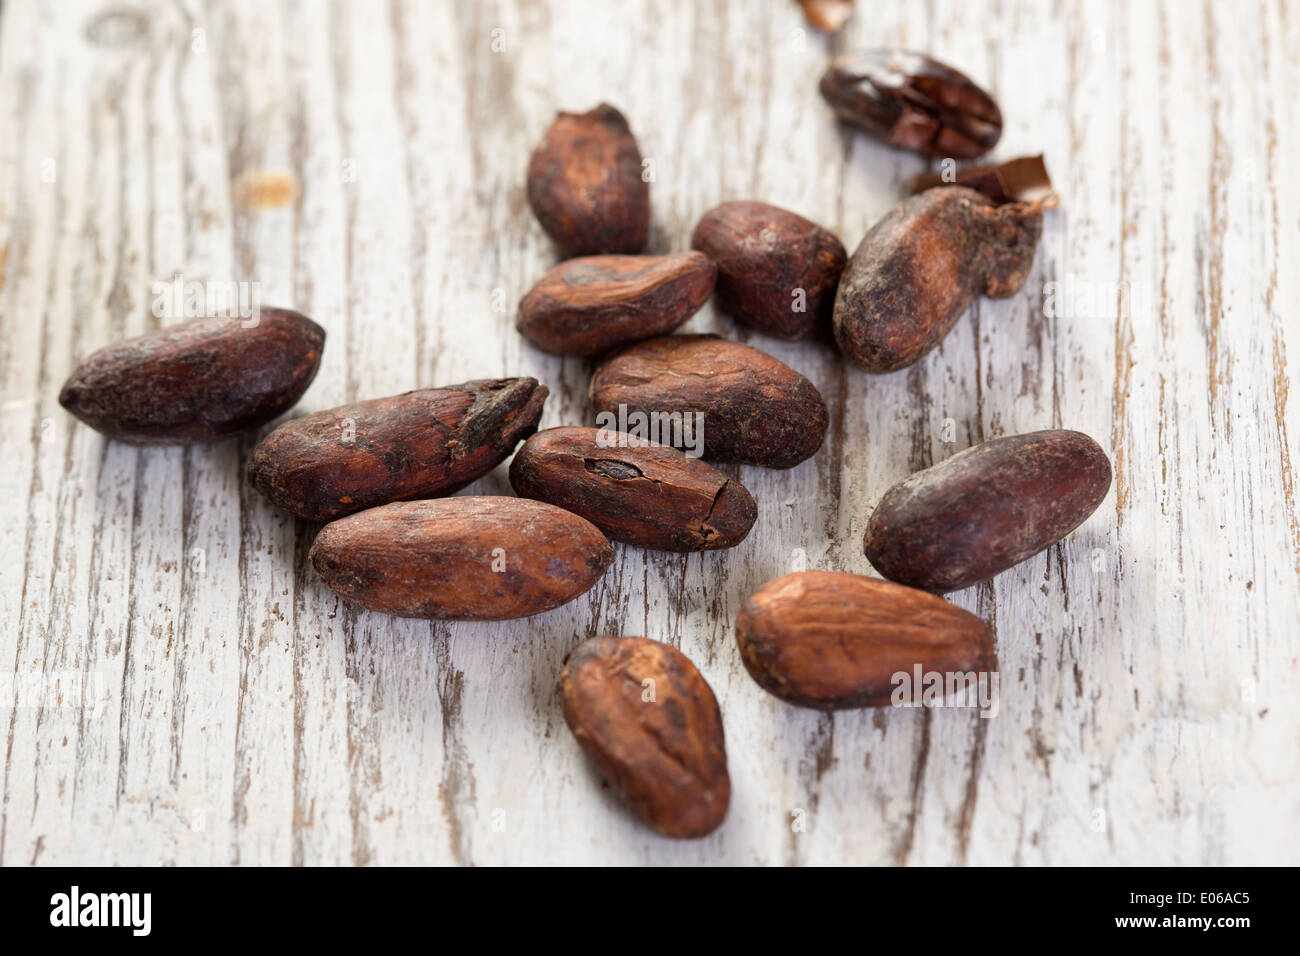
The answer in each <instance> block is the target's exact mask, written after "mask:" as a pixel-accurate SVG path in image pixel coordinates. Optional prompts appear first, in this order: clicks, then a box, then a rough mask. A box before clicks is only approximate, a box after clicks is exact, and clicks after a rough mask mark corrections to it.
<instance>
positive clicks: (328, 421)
mask: <svg viewBox="0 0 1300 956" xmlns="http://www.w3.org/2000/svg"><path fill="white" fill-rule="evenodd" d="M546 396H547V388H546V386H545V385H539V384H537V379H535V378H499V379H482V380H478V381H474V382H466V383H464V384H463V385H448V386H446V387H445V388H424V389H418V390H416V391H413V392H405V393H403V394H401V395H394V396H391V397H389V398H375V399H371V400H369V401H365V402H354V403H352V404H351V405H340V406H339V407H338V408H331V409H329V410H328V411H324V412H317V413H315V414H314V415H306V416H304V417H303V418H296V419H294V420H293V421H290V422H286V423H285V424H283V425H281V426H280V427H279V428H277V429H276V430H275V431H273V432H271V434H269V435H267V436H266V437H265V438H263V439H262V441H261V442H259V443H258V445H257V447H256V448H254V449H253V454H252V456H251V458H250V460H249V464H248V478H249V481H250V482H251V483H252V485H253V487H254V488H256V489H257V490H258V491H259V492H261V493H262V494H263V495H264V496H265V497H266V499H267V500H268V501H270V502H271V504H273V505H275V506H276V507H277V508H283V509H284V510H285V511H288V512H291V513H292V514H295V515H297V516H298V517H300V518H307V519H309V520H311V521H329V520H332V519H334V518H339V517H342V516H343V515H346V514H352V513H353V512H356V511H362V510H364V509H366V508H373V507H375V506H376V505H383V504H388V503H389V502H390V501H407V500H410V499H413V498H438V497H441V496H443V495H450V494H452V493H453V492H456V491H459V490H460V489H461V488H464V487H465V486H466V485H468V484H469V483H470V482H471V481H473V480H474V479H476V478H479V477H481V476H482V475H485V474H487V473H488V472H489V471H491V470H492V469H493V468H495V467H496V466H497V465H499V464H500V463H501V462H502V461H503V460H505V458H506V456H507V455H509V454H510V453H511V452H512V451H514V450H515V446H516V445H518V444H519V442H521V441H522V440H523V439H525V438H527V437H528V436H529V435H531V434H532V433H533V432H534V431H536V430H537V420H538V419H539V418H540V417H541V414H542V405H543V403H544V402H545V401H546Z"/></svg>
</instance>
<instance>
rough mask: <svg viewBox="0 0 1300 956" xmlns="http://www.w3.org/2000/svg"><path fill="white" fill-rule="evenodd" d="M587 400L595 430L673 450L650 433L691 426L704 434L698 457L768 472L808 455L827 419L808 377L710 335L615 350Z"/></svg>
mask: <svg viewBox="0 0 1300 956" xmlns="http://www.w3.org/2000/svg"><path fill="white" fill-rule="evenodd" d="M591 402H592V405H593V406H595V409H596V411H597V413H598V414H597V422H596V424H597V425H600V426H601V427H605V428H612V429H614V430H617V431H623V432H632V433H634V434H637V435H638V437H641V438H647V439H651V440H658V441H659V442H660V443H661V444H676V442H669V441H665V440H664V439H663V438H662V437H659V434H658V433H657V432H656V431H655V429H656V428H657V427H667V424H665V423H671V422H676V423H677V424H678V425H681V426H682V427H683V428H689V427H691V426H692V425H694V426H695V427H696V428H702V431H703V434H702V436H700V435H698V434H696V435H695V439H696V440H697V441H700V442H701V445H702V451H703V457H704V458H706V459H709V460H711V461H729V462H741V463H745V464H750V465H762V466H764V467H767V468H790V467H793V466H794V465H797V464H798V463H799V462H801V461H803V460H805V459H806V458H809V457H811V456H812V455H813V454H814V453H815V452H816V451H817V449H818V448H820V447H821V445H822V442H823V441H824V440H825V438H826V425H827V421H828V416H827V413H826V403H825V402H824V401H823V400H822V396H821V393H820V392H818V391H817V389H816V387H815V386H814V385H813V384H812V382H810V381H808V379H806V378H804V377H803V376H802V375H800V374H799V373H798V372H796V371H795V370H794V369H792V368H790V367H789V366H787V365H784V364H782V363H781V362H778V361H777V360H776V359H774V358H773V357H772V356H770V355H768V354H767V353H765V352H760V351H759V350H758V349H756V348H752V347H750V346H748V345H743V344H741V343H740V342H729V341H727V340H725V339H720V338H717V337H716V336H712V335H666V336H663V337H661V338H657V339H649V340H647V341H645V342H639V343H637V344H636V345H631V346H628V347H627V348H625V349H623V350H622V351H619V352H616V353H615V354H614V355H612V356H610V357H609V358H608V359H606V360H605V361H604V362H603V363H602V364H601V365H600V366H599V367H598V368H597V369H596V372H595V374H594V375H592V377H591ZM656 423H659V424H658V425H657V424H656ZM633 425H635V426H637V427H638V428H640V427H642V426H644V427H645V428H648V429H650V431H649V432H647V431H645V430H638V431H634V430H633V427H632V426H633ZM701 438H702V440H701Z"/></svg>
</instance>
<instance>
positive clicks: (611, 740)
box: [560, 637, 731, 838]
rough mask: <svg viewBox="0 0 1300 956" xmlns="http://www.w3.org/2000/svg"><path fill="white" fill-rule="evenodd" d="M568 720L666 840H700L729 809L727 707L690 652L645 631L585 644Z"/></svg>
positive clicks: (569, 662)
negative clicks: (724, 728)
mask: <svg viewBox="0 0 1300 956" xmlns="http://www.w3.org/2000/svg"><path fill="white" fill-rule="evenodd" d="M560 696H561V698H562V700H563V702H564V719H565V721H566V722H567V723H568V725H569V729H570V730H572V731H573V736H574V737H576V738H577V740H578V744H579V745H580V746H581V747H582V749H583V751H584V752H585V753H586V754H587V756H588V757H590V758H591V759H592V760H593V761H594V762H595V764H596V768H597V769H598V770H599V771H600V774H601V776H602V777H604V778H605V780H606V781H608V782H609V784H610V786H612V787H613V788H614V790H615V791H616V792H617V793H618V795H619V796H620V797H621V798H622V799H623V801H624V802H625V803H626V804H627V805H628V807H629V808H630V809H631V810H632V811H633V812H634V813H635V814H636V815H637V816H639V817H640V818H641V819H642V820H644V821H645V822H646V823H647V824H649V825H650V826H651V827H653V828H654V830H655V831H656V832H658V833H660V834H662V835H663V836H667V837H682V838H689V837H702V836H707V835H708V834H710V833H712V832H713V831H714V830H716V829H717V828H718V826H719V824H721V823H722V820H723V818H724V817H725V816H726V815H727V804H728V803H730V801H731V779H730V777H728V775H727V748H726V743H725V740H724V737H723V731H722V712H721V711H720V710H719V709H718V701H717V699H716V698H715V697H714V696H713V690H712V689H711V688H710V687H709V685H708V683H707V682H706V681H705V680H704V678H703V677H702V676H701V675H700V672H699V671H698V670H696V668H695V665H694V664H692V663H691V662H690V660H689V659H688V658H687V657H686V655H684V654H682V653H681V652H680V651H678V650H676V649H675V648H672V647H669V646H668V645H667V644H660V643H659V642H658V641H651V640H647V639H646V638H644V637H621V638H620V637H597V638H593V639H592V640H589V641H586V642H585V643H583V644H580V645H578V646H577V647H576V648H574V649H573V650H572V651H571V652H570V653H569V656H568V658H567V659H566V660H565V665H564V671H563V673H562V674H561V675H560Z"/></svg>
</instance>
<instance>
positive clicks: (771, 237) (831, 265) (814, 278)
mask: <svg viewBox="0 0 1300 956" xmlns="http://www.w3.org/2000/svg"><path fill="white" fill-rule="evenodd" d="M691 247H692V248H695V249H698V250H700V251H701V252H703V253H704V254H705V255H707V256H708V257H709V258H710V259H712V260H713V261H714V262H716V263H717V264H718V284H717V296H718V305H719V307H720V308H721V310H722V311H723V312H725V313H727V314H728V315H730V316H732V317H733V318H735V320H736V321H737V322H740V323H741V324H742V325H747V326H750V327H751V328H755V329H758V331H760V332H763V333H766V334H767V335H774V336H776V337H777V338H783V339H806V338H810V337H811V336H812V335H813V334H814V333H816V331H817V329H818V328H819V327H825V328H829V325H830V318H831V310H832V309H833V308H834V306H835V287H836V286H837V285H838V284H839V281H840V273H841V272H843V271H844V264H845V262H847V260H848V254H847V253H846V252H845V250H844V245H843V243H841V242H840V241H839V239H838V238H836V237H835V235H834V233H832V232H830V231H829V230H826V229H823V228H822V227H821V226H819V225H817V224H816V223H815V222H811V221H809V220H807V219H805V218H804V217H803V216H800V215H797V214H795V213H793V212H790V211H788V210H786V209H781V208H779V207H777V206H771V205H768V204H767V203H765V202H754V201H752V200H747V201H740V202H727V203H723V204H722V205H720V206H717V207H716V208H714V209H710V210H709V211H708V212H706V213H705V214H704V216H703V217H702V218H701V219H700V221H699V224H698V225H696V227H695V232H694V234H693V235H692V236H691Z"/></svg>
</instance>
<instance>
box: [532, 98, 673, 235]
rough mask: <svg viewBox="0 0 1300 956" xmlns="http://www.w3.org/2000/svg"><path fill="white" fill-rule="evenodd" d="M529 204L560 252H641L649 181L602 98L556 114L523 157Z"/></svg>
mask: <svg viewBox="0 0 1300 956" xmlns="http://www.w3.org/2000/svg"><path fill="white" fill-rule="evenodd" d="M527 191H528V204H529V205H530V206H532V209H533V213H534V214H535V215H536V216H537V221H538V222H540V223H541V224H542V228H543V229H545V230H546V234H547V235H549V236H550V237H551V238H552V239H553V240H554V241H555V244H556V245H557V246H559V247H560V251H561V252H562V253H563V254H564V255H566V256H593V255H601V254H604V253H618V252H623V253H634V252H640V251H641V249H642V247H644V246H645V241H646V236H647V234H648V233H649V231H650V184H649V183H648V182H647V181H645V180H644V179H643V178H642V170H641V150H640V148H639V147H638V146H637V144H636V137H635V136H633V135H632V131H631V130H630V129H629V128H628V125H627V120H626V119H624V117H623V114H622V113H620V112H619V111H618V110H616V109H614V107H612V106H610V105H608V104H606V103H601V104H600V105H599V106H597V107H596V108H595V109H593V110H591V111H589V112H586V113H559V114H558V115H557V116H556V118H555V122H554V123H552V124H551V127H550V129H548V130H547V131H546V135H545V136H543V137H542V141H541V142H540V143H538V144H537V148H536V149H534V150H533V154H532V157H531V158H530V159H529V161H528V190H527Z"/></svg>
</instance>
